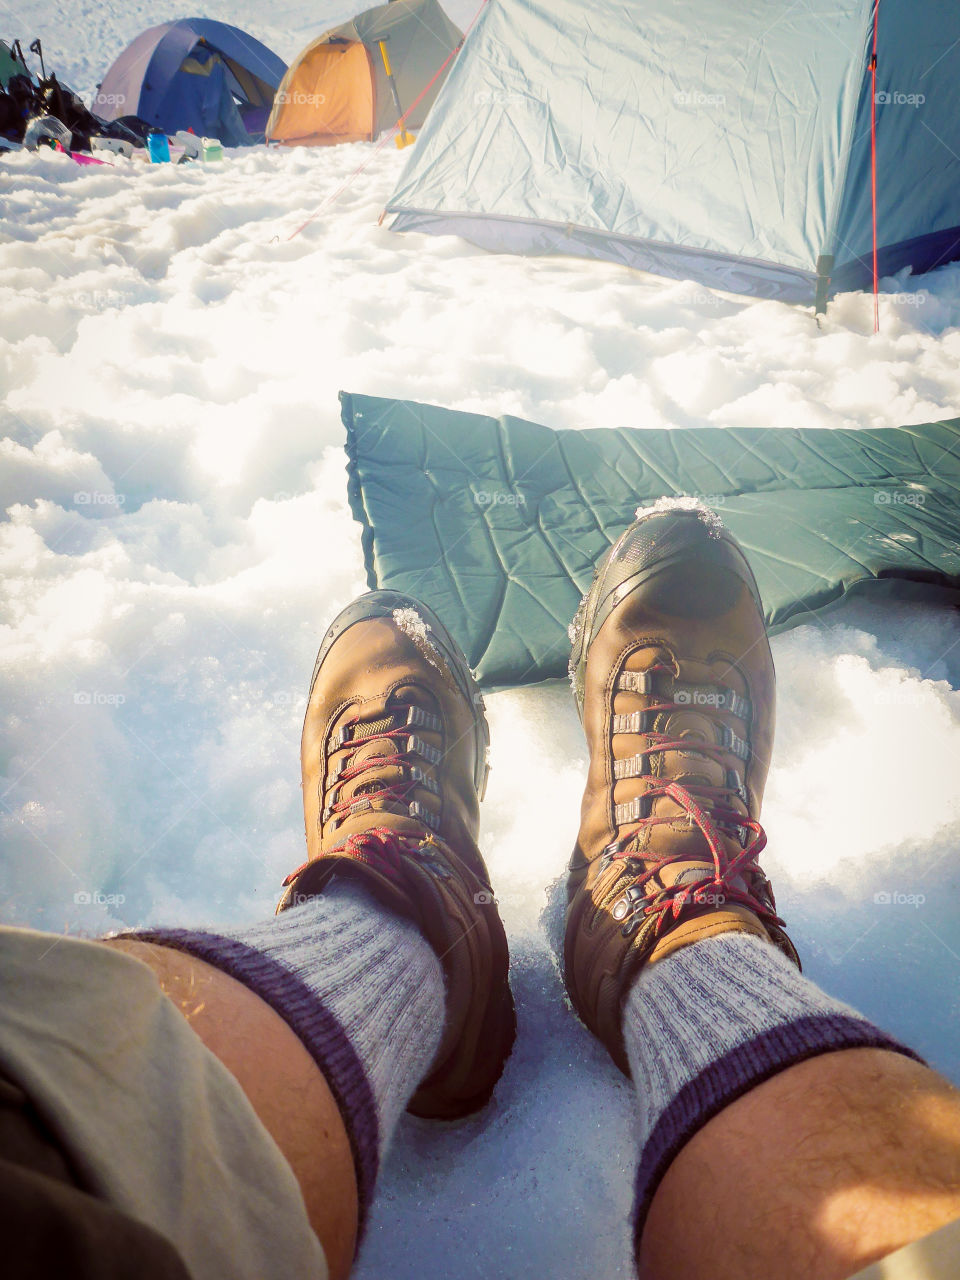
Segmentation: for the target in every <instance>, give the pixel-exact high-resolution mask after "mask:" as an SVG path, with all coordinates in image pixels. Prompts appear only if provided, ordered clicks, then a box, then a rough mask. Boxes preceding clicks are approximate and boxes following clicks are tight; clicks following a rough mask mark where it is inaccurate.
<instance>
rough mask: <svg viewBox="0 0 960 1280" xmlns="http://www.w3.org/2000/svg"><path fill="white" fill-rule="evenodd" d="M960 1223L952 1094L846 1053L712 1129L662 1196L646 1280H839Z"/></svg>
mask: <svg viewBox="0 0 960 1280" xmlns="http://www.w3.org/2000/svg"><path fill="white" fill-rule="evenodd" d="M958 1217H960V1092H958V1091H957V1090H956V1089H954V1088H953V1086H952V1085H950V1084H949V1083H948V1082H947V1081H946V1080H944V1079H943V1078H942V1077H941V1076H939V1075H937V1074H936V1073H935V1072H933V1071H931V1070H929V1069H928V1068H926V1067H924V1066H921V1065H920V1064H919V1063H917V1062H915V1061H913V1060H911V1059H909V1058H906V1057H904V1056H902V1055H900V1054H897V1053H891V1052H888V1051H886V1050H881V1049H848V1050H844V1051H842V1052H839V1053H826V1054H823V1055H821V1056H819V1057H816V1058H812V1059H810V1060H808V1061H805V1062H801V1063H798V1064H797V1065H795V1066H792V1067H789V1068H788V1069H787V1070H785V1071H783V1072H781V1073H780V1074H779V1075H776V1076H774V1077H773V1078H772V1079H770V1080H767V1081H765V1082H764V1083H763V1084H760V1085H758V1086H757V1087H756V1088H754V1089H752V1090H751V1091H750V1092H749V1093H747V1094H745V1095H744V1096H743V1097H742V1098H739V1099H738V1100H737V1101H736V1102H734V1103H732V1104H731V1105H730V1106H728V1107H726V1108H725V1109H724V1110H723V1111H721V1112H720V1113H719V1115H717V1116H715V1117H714V1118H713V1119H712V1120H710V1121H709V1122H708V1123H707V1124H706V1125H705V1126H704V1127H703V1128H702V1129H701V1130H700V1131H699V1132H698V1133H697V1134H696V1135H695V1136H694V1137H693V1138H692V1139H691V1140H690V1142H688V1143H687V1145H686V1146H685V1147H684V1148H683V1150H682V1151H681V1152H680V1154H679V1155H678V1156H677V1157H676V1159H675V1160H674V1161H673V1163H672V1164H671V1166H670V1168H669V1170H668V1171H667V1173H666V1175H665V1177H664V1179H663V1181H662V1182H661V1184H660V1186H659V1187H658V1189H657V1192H656V1195H655V1196H654V1199H653V1204H652V1206H651V1209H650V1213H649V1216H648V1218H647V1221H646V1226H645V1229H644V1234H643V1239H642V1242H641V1247H640V1255H639V1258H638V1260H637V1261H638V1268H639V1273H640V1276H641V1280H672V1278H673V1277H676V1276H683V1277H684V1278H685V1280H769V1277H771V1276H784V1277H786V1276H789V1277H791V1280H807V1278H809V1280H846V1277H849V1276H851V1275H854V1274H855V1273H856V1272H857V1271H859V1270H860V1269H861V1268H863V1267H866V1266H868V1265H869V1264H870V1263H871V1262H875V1261H876V1260H877V1259H878V1258H882V1257H884V1256H885V1255H886V1254H888V1253H892V1252H893V1251H894V1250H895V1249H899V1248H901V1247H902V1246H903V1245H905V1244H908V1243H910V1242H911V1241H912V1240H916V1239H918V1238H919V1237H921V1236H923V1235H926V1234H928V1233H929V1232H931V1231H935V1230H936V1229H937V1228H938V1227H941V1226H944V1225H945V1224H946V1223H948V1222H950V1221H952V1220H953V1219H955V1218H958Z"/></svg>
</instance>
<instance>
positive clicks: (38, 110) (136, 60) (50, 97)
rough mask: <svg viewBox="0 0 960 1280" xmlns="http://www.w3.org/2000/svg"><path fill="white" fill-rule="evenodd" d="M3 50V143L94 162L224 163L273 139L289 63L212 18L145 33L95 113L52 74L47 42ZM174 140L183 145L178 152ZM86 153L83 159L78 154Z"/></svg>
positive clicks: (118, 66) (108, 83)
mask: <svg viewBox="0 0 960 1280" xmlns="http://www.w3.org/2000/svg"><path fill="white" fill-rule="evenodd" d="M30 51H31V52H33V53H35V54H36V55H37V57H38V59H39V61H40V75H39V76H38V75H36V74H35V73H34V72H33V71H31V70H30V67H29V66H28V65H27V61H26V58H25V57H24V54H23V50H22V47H21V44H20V42H19V41H18V40H15V41H14V42H13V43H12V44H10V45H8V44H6V43H4V42H2V41H0V138H2V139H3V140H4V142H5V144H6V146H7V147H8V148H9V147H16V146H18V145H21V146H25V147H27V148H30V149H33V148H36V147H37V146H41V145H44V144H46V145H50V146H53V147H54V148H55V149H57V150H61V151H66V152H68V153H70V154H71V155H73V157H74V159H77V158H79V156H85V158H86V159H87V160H88V162H89V161H91V160H94V159H95V157H93V156H92V155H91V154H90V153H92V152H100V153H101V154H102V153H104V152H113V153H119V154H122V155H127V156H132V155H137V154H139V155H141V156H142V157H143V158H144V159H150V160H151V161H153V162H154V163H166V162H168V161H170V160H172V159H179V160H184V159H186V160H205V161H210V160H218V159H222V158H223V146H224V145H227V146H251V145H254V144H256V143H258V142H263V140H264V132H263V131H264V127H265V126H266V122H267V116H268V115H269V112H270V108H271V106H272V104H273V98H274V94H275V93H276V90H277V86H278V85H279V83H280V81H281V79H282V78H283V75H284V73H285V71H286V64H285V63H284V62H283V61H282V60H281V59H280V58H278V57H277V56H276V54H274V53H271V51H270V50H269V49H268V48H267V47H266V46H265V45H263V44H261V43H260V42H259V41H258V40H255V39H253V37H252V36H249V35H248V34H247V33H246V32H244V31H241V30H239V28H237V27H231V26H229V25H228V24H227V23H224V22H212V21H210V20H208V19H206V18H188V19H183V20H181V21H179V22H167V23H164V24H162V25H161V26H158V27H151V28H150V30H148V31H144V32H143V33H142V34H141V35H139V36H138V37H137V39H136V40H134V41H133V43H132V44H131V45H130V46H129V47H128V48H127V49H126V50H124V52H123V53H122V54H121V55H120V57H119V58H117V60H116V62H114V64H113V66H112V67H111V68H110V70H109V71H108V72H107V74H106V76H105V77H104V80H103V82H102V83H101V84H100V86H99V89H98V92H97V95H96V97H95V98H94V101H93V109H92V110H88V109H87V107H86V106H85V105H84V103H83V101H82V99H81V98H80V97H79V95H78V94H76V93H74V92H73V91H72V90H71V89H69V88H67V86H66V85H64V84H62V83H61V82H60V81H59V80H58V79H57V77H56V75H55V74H53V73H51V74H50V75H48V74H47V70H46V66H45V64H44V61H43V49H42V46H41V43H40V41H39V40H35V41H34V42H33V44H31V46H30ZM171 139H172V141H173V146H172V147H171ZM78 153H79V155H78Z"/></svg>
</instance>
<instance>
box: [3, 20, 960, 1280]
mask: <svg viewBox="0 0 960 1280" xmlns="http://www.w3.org/2000/svg"><path fill="white" fill-rule="evenodd" d="M450 11H451V13H452V15H453V16H454V17H455V18H456V19H457V20H459V21H461V22H464V21H466V19H467V17H468V15H469V12H470V6H469V5H459V6H457V5H451V6H450ZM350 12H351V10H350V9H349V8H346V7H344V6H342V5H339V6H335V5H328V6H327V7H326V8H324V9H323V11H322V12H321V14H320V16H319V17H318V16H317V13H316V8H315V7H313V6H309V5H307V4H306V3H303V2H302V0H297V3H295V4H292V5H290V6H288V7H287V8H286V9H283V8H280V9H277V8H273V7H271V9H270V13H269V20H268V21H267V19H264V20H263V21H261V19H260V16H259V10H258V9H257V8H256V7H255V6H254V5H253V4H252V2H251V0H243V2H242V3H237V4H233V5H228V4H226V3H223V2H222V0H221V2H219V3H216V4H212V5H210V6H209V7H208V8H207V13H208V14H209V16H211V17H218V18H222V19H225V20H228V21H233V22H236V23H239V24H240V25H243V26H245V27H247V28H248V29H249V30H251V31H252V32H253V34H255V35H257V36H259V37H261V38H263V39H265V40H266V41H267V43H268V44H271V45H272V47H274V48H276V49H277V51H278V52H279V53H281V54H282V55H284V56H286V57H290V56H292V55H293V54H294V53H295V52H296V50H297V48H298V47H299V46H300V45H301V44H302V43H304V42H305V40H306V39H307V38H309V37H310V36H312V35H314V34H316V33H317V32H318V31H319V30H320V29H322V28H323V27H324V26H326V25H329V24H330V23H332V22H335V21H339V20H341V19H343V18H345V17H347V16H348V15H349V13H350ZM163 16H166V15H162V14H161V15H158V14H157V12H156V10H152V9H151V10H150V11H149V12H148V10H147V8H146V6H142V5H141V6H134V7H129V8H128V7H123V8H122V9H121V6H119V5H115V4H108V3H96V4H94V3H92V2H90V0H83V2H79V0H78V2H74V3H69V2H68V3H64V4H61V5H57V6H54V5H53V4H51V3H49V0H44V2H43V3H41V4H37V5H32V6H31V8H30V10H29V12H27V11H26V10H23V11H21V14H20V16H19V20H14V17H13V16H11V14H10V12H9V11H7V12H6V14H5V18H4V21H5V23H6V24H7V31H6V33H5V34H7V35H9V36H11V37H12V36H20V37H21V38H23V37H31V38H32V36H33V35H34V34H37V33H39V34H41V35H42V36H43V37H44V39H45V49H46V54H47V61H48V66H49V65H52V66H54V67H56V68H57V69H58V70H60V71H62V72H63V75H64V78H65V79H66V80H67V81H68V82H71V83H73V84H75V85H76V87H77V88H79V89H81V90H83V91H84V92H85V93H87V94H88V96H89V94H90V92H91V91H92V89H93V87H94V86H95V84H96V81H97V80H98V79H99V78H100V77H101V76H102V74H103V71H104V70H105V69H106V66H107V65H108V64H109V62H110V61H111V60H112V58H113V57H114V56H115V54H116V53H117V52H119V50H120V49H121V48H122V47H123V45H124V44H125V43H126V42H127V41H128V40H129V39H130V38H131V37H132V36H133V35H134V34H136V32H137V31H138V30H139V29H140V28H141V27H143V26H146V25H149V24H150V23H151V22H154V21H158V20H160V18H161V17H163ZM170 16H174V15H170ZM25 43H26V42H25ZM403 163H404V156H403V154H401V153H398V152H397V151H396V150H395V148H394V147H393V146H392V144H388V145H386V146H384V147H381V148H379V149H377V148H375V147H374V146H373V145H366V144H364V145H355V146H345V147H340V148H335V149H330V150H317V151H311V150H301V151H293V152H290V153H283V154H281V153H277V152H273V151H270V152H268V151H266V150H263V149H260V150H251V151H249V152H243V153H240V152H235V151H234V152H228V154H227V159H226V160H225V162H224V163H223V164H222V165H220V166H212V165H211V166H206V167H200V166H194V167H187V166H177V167H171V166H155V167H149V166H145V165H143V164H141V163H138V162H134V161H128V160H125V159H123V158H118V159H117V161H116V163H114V164H113V165H112V166H110V167H106V166H104V167H96V168H82V167H79V166H77V165H75V164H73V163H72V162H71V161H70V160H69V158H67V157H65V156H57V155H53V154H50V153H44V154H33V155H28V154H16V155H10V156H5V157H4V158H3V159H2V161H0V201H2V206H3V217H4V228H3V234H2V240H0V268H2V271H0V293H2V307H0V361H2V366H0V367H2V385H3V387H4V391H5V402H4V407H3V410H2V413H3V423H2V425H3V431H2V436H3V442H2V445H0V448H2V462H0V497H2V506H3V508H4V509H5V511H6V518H5V521H4V523H3V524H2V526H0V557H2V578H3V585H2V611H3V612H2V631H0V636H2V655H3V661H2V666H0V682H2V683H0V697H2V707H3V712H2V715H3V720H2V739H0V751H2V756H0V761H2V763H0V772H2V775H3V776H2V779H0V801H2V804H0V823H2V829H3V844H4V858H3V881H2V896H0V903H2V918H3V920H4V921H5V922H8V923H15V924H20V925H30V926H36V927H40V928H43V929H48V930H52V931H54V932H56V933H64V932H71V933H84V934H94V933H96V932H97V931H101V930H108V929H111V928H116V927H120V926H123V925H136V924H141V923H149V924H156V923H161V922H162V923H168V924H182V925H200V924H206V925H212V926H216V925H217V924H223V923H226V922H237V921H248V920H253V919H256V918H258V917H262V916H264V915H266V914H268V913H270V912H271V911H272V909H273V906H274V903H275V901H276V898H277V895H278V889H279V885H280V881H281V880H282V879H283V877H284V875H285V874H286V873H287V872H288V871H290V870H291V869H292V868H293V867H295V866H296V865H298V864H299V862H300V861H301V860H302V850H303V831H302V816H301V811H300V791H299V768H298V758H297V755H298V744H299V731H300V720H301V716H302V713H303V708H304V705H305V697H306V687H307V681H308V678H309V675H310V671H311V669H312V665H313V660H314V656H315V652H316V648H317V643H318V638H319V635H320V633H321V631H322V629H323V628H324V626H325V624H326V622H327V621H328V620H329V619H330V618H331V617H332V615H333V614H334V613H335V612H336V611H337V610H339V609H340V608H341V607H342V606H343V605H345V604H346V603H347V602H348V601H349V600H350V599H351V598H352V597H353V596H354V595H355V594H356V593H358V592H359V591H361V590H363V589H364V586H365V580H364V572H363V565H362V557H361V551H360V539H359V531H358V528H357V526H356V525H355V524H354V523H353V522H352V519H351V516H350V513H349V511H348V507H347V502H346V492H345V472H344V454H343V449H342V439H343V435H342V427H341V424H340V419H339V406H338V402H337V392H338V391H339V390H340V389H341V388H343V389H346V390H349V391H355V392H365V393H369V394H374V395H385V396H397V397H409V398H412V399H419V400H425V401H430V402H435V403H438V404H443V405H447V406H449V407H450V408H454V409H465V410H471V411H475V412H483V413H493V414H500V413H511V414H516V415H519V416H521V417H527V418H532V419H534V420H536V421H540V422H545V423H549V424H551V425H553V426H555V427H558V428H572V427H588V428H589V427H602V426H634V427H640V428H642V427H662V426H667V427H676V428H684V427H688V426H697V425H707V424H714V425H737V426H771V427H780V426H823V427H874V426H887V425H898V424H902V423H918V422H924V421H928V420H931V419H934V418H937V417H942V416H950V415H953V414H956V413H957V412H958V405H960V266H956V265H954V266H947V267H945V268H942V269H941V270H939V271H937V272H935V273H933V274H931V275H929V276H926V277H922V278H918V279H916V280H911V279H908V278H902V279H897V280H888V281H885V282H884V296H883V297H882V298H881V308H880V310H881V332H880V334H879V335H877V336H874V335H873V334H872V304H871V300H870V298H869V297H867V296H865V295H863V294H850V295H846V296H844V297H841V298H840V299H838V300H837V301H836V302H835V303H834V304H833V306H832V307H831V309H830V313H829V317H828V319H827V320H826V321H825V322H824V323H823V326H822V328H818V326H817V324H816V323H815V321H814V320H813V318H812V316H811V314H810V312H809V311H808V310H805V309H802V308H798V307H790V306H786V305H782V304H779V303H773V302H758V301H751V300H748V299H744V298H739V297H734V296H732V295H724V294H719V293H714V292H712V291H710V290H708V289H705V288H704V287H702V286H698V285H692V284H689V283H683V282H677V281H669V280H663V279H658V278H656V277H653V276H647V275H643V274H639V273H634V272H630V271H627V270H625V269H622V268H619V267H616V266H613V265H604V264H599V263H595V262H578V261H574V260H567V259H560V258H556V259H520V258H512V257H508V256H503V257H500V256H493V255H488V254H485V253H482V252H480V251H479V250H476V249H474V248H472V247H471V246H469V245H467V244H465V243H463V242H461V241H459V240H457V239H454V238H433V237H422V236H417V235H407V236H398V235H395V234H393V233H391V232H390V231H389V230H388V228H387V227H386V226H379V225H378V217H379V214H380V211H381V209H382V208H383V205H384V202H385V200H386V198H387V196H388V195H389V193H390V191H391V190H392V187H393V185H394V183H395V181H396V178H397V176H398V174H399V172H400V168H401V166H402V165H403ZM358 171H359V172H358ZM341 188H343V189H342V190H341ZM338 192H339V194H337V193H338ZM334 196H336V198H335V199H334V198H333V197H334ZM318 209H320V210H321V212H320V213H319V215H318V216H317V217H315V218H314V220H313V221H311V222H310V223H309V225H308V226H307V227H306V229H305V230H303V231H302V233H300V234H297V235H293V233H294V232H295V231H296V230H297V228H298V227H300V226H301V224H303V223H304V221H305V220H306V219H307V218H308V217H310V215H311V214H313V213H315V211H317V210H318ZM291 237H292V238H291ZM721 515H722V511H721ZM774 654H775V658H776V661H777V666H778V672H779V681H780V684H779V712H778V714H779V728H778V748H777V754H776V757H775V762H774V767H773V769H772V772H771V776H770V783H769V788H768V796H767V802H766V807H765V811H764V820H765V825H766V827H767V830H768V834H769V839H770V846H769V853H768V855H767V857H766V865H767V868H768V870H769V871H770V873H771V875H772V877H773V881H774V885H775V888H776V890H777V893H778V901H779V905H780V907H781V910H782V912H783V914H784V915H785V917H786V918H787V920H788V922H789V925H790V927H791V932H792V935H793V936H794V938H795V940H796V942H797V945H798V948H799V950H800V953H801V955H802V957H803V958H804V961H805V966H806V971H807V972H808V973H809V974H810V975H811V976H812V977H813V978H814V979H816V980H818V981H820V982H822V983H823V984H824V986H825V987H826V988H827V989H828V990H829V991H831V992H833V993H835V994H836V995H839V996H840V997H842V998H844V999H847V1000H849V1001H851V1002H852V1003H854V1004H856V1005H857V1006H859V1007H860V1008H861V1009H863V1010H864V1011H865V1012H866V1013H867V1014H869V1015H871V1016H873V1017H874V1018H876V1019H878V1020H879V1021H880V1022H881V1023H883V1024H884V1025H885V1026H887V1027H888V1028H890V1029H891V1030H893V1031H894V1032H896V1033H897V1034H899V1035H900V1036H901V1037H903V1038H904V1039H906V1040H908V1041H909V1042H910V1043H911V1044H913V1045H914V1046H915V1047H917V1048H918V1049H919V1050H920V1051H921V1052H922V1053H924V1054H925V1055H927V1056H928V1057H929V1059H930V1061H931V1062H932V1063H933V1064H934V1065H936V1066H937V1067H939V1068H940V1069H942V1070H943V1071H945V1072H946V1073H947V1074H948V1075H949V1076H951V1077H952V1078H953V1079H954V1080H956V1081H958V1082H960V1016H958V1015H960V1010H958V994H957V993H958V990H960V988H958V983H957V977H958V971H960V954H958V952H960V942H958V941H957V939H958V938H960V905H958V904H960V892H958V890H960V876H958V859H957V853H956V847H957V841H958V837H960V805H958V798H960V784H958V777H957V766H956V761H957V760H958V759H960V692H958V691H957V690H958V688H960V629H958V625H957V617H956V614H955V612H954V611H952V610H948V609H946V608H944V609H941V610H935V609H929V608H924V609H921V608H918V607H915V606H906V605H903V606H900V607H897V608H893V607H885V608H883V609H881V608H879V607H868V606H867V605H865V604H857V605H856V606H854V605H848V606H846V607H845V608H843V609H841V610H839V611H837V612H836V613H834V614H832V615H831V617H830V619H829V621H828V620H823V621H821V622H819V623H817V624H814V625H808V626H804V627H798V628H796V629H794V630H792V631H790V632H788V633H786V634H784V635H782V636H780V637H779V638H777V639H776V640H775V642H774ZM487 701H488V709H489V716H490V722H491V729H492V743H493V746H492V764H493V771H492V775H491V780H490V787H489V792H488V799H487V802H486V805H485V809H484V817H483V836H482V839H483V848H484V850H485V853H486V855H487V857H488V860H489V864H490V868H491V872H492V876H493V880H494V885H495V887H496V890H497V894H498V897H499V901H500V906H501V910H502V912H503V916H504V919H505V922H506V926H507V929H508V933H509V935H510V939H511V945H512V953H513V982H514V989H515V992H516V996H517V1001H518V1007H519V1020H520V1033H519V1040H518V1043H517V1048H516V1050H515V1052H514V1055H513V1057H512V1058H511V1060H510V1062H509V1064H508V1067H507V1070H506V1073H505V1076H504V1078H503V1081H502V1083H501V1085H500V1087H499V1089H498V1091H497V1094H496V1096H495V1099H494V1101H493V1103H492V1105H491V1106H490V1107H489V1108H488V1109H487V1110H486V1111H485V1112H484V1114H483V1115H481V1116H480V1117H479V1118H477V1119H474V1120H471V1121H468V1122H464V1123H461V1124H459V1125H456V1126H448V1127H443V1126H439V1125H436V1124H430V1123H427V1122H422V1121H414V1120H407V1121H405V1122H404V1124H403V1126H402V1128H401V1131H400V1133H399V1135H398V1137H397V1140H396V1142H395V1144H394V1148H393V1152H392V1155H391V1157H390V1160H389V1163H388V1166H387V1168H386V1170H385V1173H384V1176H383V1178H382V1180H381V1184H380V1188H379V1196H378V1201H377V1205H376V1209H375V1212H374V1215H373V1220H372V1222H371V1226H370V1230H369V1233H368V1238H367V1241H366V1244H365V1247H364V1250H363V1254H362V1257H361V1260H360V1264H359V1267H358V1270H357V1273H356V1274H357V1275H358V1276H360V1277H362V1278H368V1280H372V1278H373V1277H375V1276H381V1275H384V1274H386V1272H387V1270H388V1269H389V1272H390V1274H391V1275H393V1276H395V1277H397V1280H407V1278H409V1280H413V1278H414V1277H417V1278H418V1280H419V1278H420V1277H422V1276H423V1275H437V1276H444V1275H451V1274H456V1275H458V1276H462V1277H473V1276H476V1277H480V1276H483V1277H490V1276H498V1277H502V1278H503V1280H521V1278H525V1277H529V1276H532V1275H555V1276H560V1277H563V1278H564V1280H587V1277H591V1278H592V1277H594V1276H596V1275H599V1274H602V1275H606V1276H610V1277H613V1276H624V1277H626V1276H629V1275H630V1274H631V1272H632V1268H631V1264H630V1259H629V1226H628V1218H629V1210H630V1200H631V1177H632V1169H633V1166H634V1163H635V1160H636V1155H637V1152H636V1145H635V1134H634V1128H633V1118H632V1116H633V1110H632V1099H631V1091H630V1086H629V1085H628V1083H627V1082H626V1081H625V1080H624V1079H623V1078H622V1077H621V1076H620V1075H619V1074H618V1072H617V1071H616V1069H615V1068H614V1067H613V1066H612V1065H611V1064H610V1063H609V1062H608V1061H607V1060H606V1057H605V1054H604V1052H603V1050H602V1049H600V1047H599V1046H598V1045H597V1044H595V1043H594V1042H593V1041H592V1039H591V1037H590V1036H589V1035H588V1034H587V1032H586V1031H585V1030H584V1029H583V1028H582V1027H581V1026H580V1025H579V1023H578V1022H577V1021H576V1019H575V1018H574V1016H573V1014H572V1013H571V1012H570V1011H569V1009H568V1008H567V1007H566V1005H565V1001H564V996H563V993H562V988H561V984H560V980H559V976H558V972H557V968H556V963H555V960H554V955H553V951H552V949H551V944H550V937H551V935H552V932H553V931H554V929H555V924H556V894H555V893H553V894H552V895H550V894H548V890H550V887H551V886H552V885H553V884H554V882H555V881H556V880H557V878H558V877H559V876H560V875H561V873H562V871H563V867H564V863H565V860H566V858H567V856H568V854H569V851H570V848H571V847H572V843H573V839H574V835H575V831H576V826H577V819H578V810H579V793H580V789H581V787H582V783H583V779H584V775H585V748H584V743H583V739H582V735H581V732H580V728H579V724H578V722H577V717H576V712H575V710H574V706H573V703H572V700H571V698H570V696H569V689H568V687H567V686H566V684H565V682H557V683H556V684H551V685H548V686H540V687H536V688H524V689H519V690H511V691H504V692H500V693H496V694H494V695H492V696H490V697H489V698H488V700H487ZM548 904H550V905H548Z"/></svg>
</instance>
